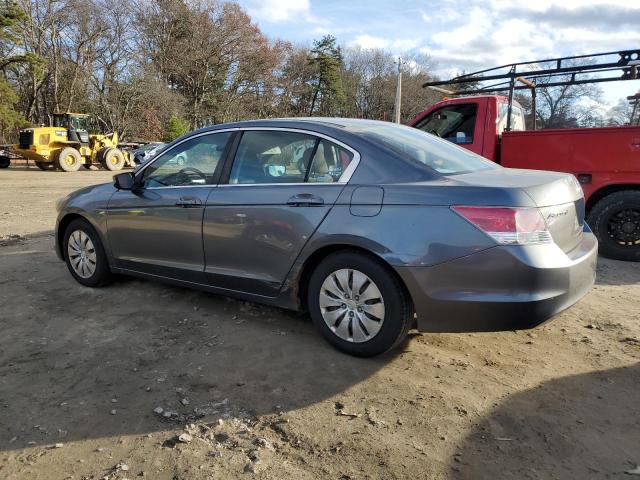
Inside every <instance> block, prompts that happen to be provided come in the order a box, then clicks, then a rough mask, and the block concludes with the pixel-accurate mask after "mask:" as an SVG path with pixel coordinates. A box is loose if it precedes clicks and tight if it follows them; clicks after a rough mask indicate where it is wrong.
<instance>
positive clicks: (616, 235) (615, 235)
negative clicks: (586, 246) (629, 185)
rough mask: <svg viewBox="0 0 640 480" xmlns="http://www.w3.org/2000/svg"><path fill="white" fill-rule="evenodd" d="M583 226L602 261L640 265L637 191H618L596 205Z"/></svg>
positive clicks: (639, 194) (638, 201) (639, 215)
mask: <svg viewBox="0 0 640 480" xmlns="http://www.w3.org/2000/svg"><path fill="white" fill-rule="evenodd" d="M587 223H588V224H589V226H590V227H591V229H592V230H593V233H595V235H596V237H598V241H599V242H600V246H599V247H600V253H601V254H602V255H604V256H605V257H610V258H615V259H617V260H627V261H632V262H638V261H640V191H637V190H622V191H620V192H616V193H612V194H610V195H607V196H606V197H604V198H603V199H602V200H600V201H599V202H598V203H596V204H595V205H594V206H593V208H592V209H591V211H590V212H589V215H588V217H587Z"/></svg>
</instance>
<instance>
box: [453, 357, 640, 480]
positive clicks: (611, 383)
mask: <svg viewBox="0 0 640 480" xmlns="http://www.w3.org/2000/svg"><path fill="white" fill-rule="evenodd" d="M639 399H640V364H636V365H633V366H630V367H623V368H617V369H612V370H604V371H599V372H593V373H587V374H582V375H575V376H570V377H564V378H560V379H557V380H552V381H549V382H547V383H544V384H542V385H540V386H539V387H538V388H535V389H532V390H528V391H526V392H522V393H518V394H516V395H512V396H509V397H508V398H507V399H506V400H505V401H504V402H503V403H502V404H500V405H499V406H498V407H497V408H495V409H494V411H493V412H492V413H491V414H490V415H489V416H488V417H486V418H485V419H484V420H482V421H481V422H480V423H479V424H478V425H477V426H476V428H474V429H473V431H472V432H471V433H470V434H469V435H468V436H466V437H465V439H464V440H463V441H462V442H461V443H460V444H459V445H458V449H457V451H456V455H455V456H454V457H453V462H452V463H451V468H452V475H451V476H452V478H456V479H478V478H491V479H513V478H545V479H547V478H549V479H550V478H559V479H568V478H576V479H578V478H589V479H599V478H603V479H604V478H621V477H625V475H624V472H626V471H629V470H632V469H635V468H636V466H637V465H638V464H640V450H639V447H640V415H639V414H638V413H639V412H640V409H639Z"/></svg>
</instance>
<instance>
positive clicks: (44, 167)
mask: <svg viewBox="0 0 640 480" xmlns="http://www.w3.org/2000/svg"><path fill="white" fill-rule="evenodd" d="M36 167H38V168H39V169H40V170H49V167H51V163H49V162H36Z"/></svg>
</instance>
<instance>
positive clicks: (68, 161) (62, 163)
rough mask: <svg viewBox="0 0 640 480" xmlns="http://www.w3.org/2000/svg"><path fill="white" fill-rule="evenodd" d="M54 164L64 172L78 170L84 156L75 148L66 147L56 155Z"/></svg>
mask: <svg viewBox="0 0 640 480" xmlns="http://www.w3.org/2000/svg"><path fill="white" fill-rule="evenodd" d="M54 165H55V166H56V168H59V169H60V170H62V171H64V172H77V171H78V170H80V165H82V156H81V155H80V152H79V151H78V150H76V149H75V148H73V147H64V148H63V149H62V150H60V151H59V152H58V154H57V155H56V156H55V159H54Z"/></svg>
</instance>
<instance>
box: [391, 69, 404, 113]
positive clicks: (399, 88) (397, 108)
mask: <svg viewBox="0 0 640 480" xmlns="http://www.w3.org/2000/svg"><path fill="white" fill-rule="evenodd" d="M401 106H402V57H398V86H397V87H396V104H395V107H394V110H393V121H394V122H395V123H400V108H401Z"/></svg>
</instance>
